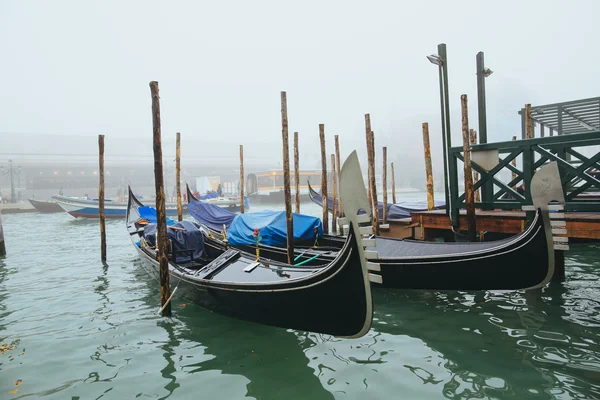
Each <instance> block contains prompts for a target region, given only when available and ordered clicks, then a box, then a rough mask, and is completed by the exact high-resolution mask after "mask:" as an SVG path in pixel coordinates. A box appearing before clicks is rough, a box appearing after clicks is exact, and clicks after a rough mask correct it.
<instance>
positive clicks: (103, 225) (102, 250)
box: [98, 135, 106, 263]
mask: <svg viewBox="0 0 600 400" xmlns="http://www.w3.org/2000/svg"><path fill="white" fill-rule="evenodd" d="M98 153H99V157H98V170H99V174H100V176H99V180H100V181H99V183H98V217H99V219H100V260H101V261H102V262H103V263H106V222H105V220H104V135H98Z"/></svg>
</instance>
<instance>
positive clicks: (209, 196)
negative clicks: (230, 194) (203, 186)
mask: <svg viewBox="0 0 600 400" xmlns="http://www.w3.org/2000/svg"><path fill="white" fill-rule="evenodd" d="M198 197H199V199H200V200H208V199H216V198H217V197H219V194H218V193H217V192H214V193H206V194H201V195H200V196H198Z"/></svg>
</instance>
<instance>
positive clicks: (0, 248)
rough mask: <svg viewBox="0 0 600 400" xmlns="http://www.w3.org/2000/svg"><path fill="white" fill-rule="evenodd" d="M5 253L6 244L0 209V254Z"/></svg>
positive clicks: (3, 254)
mask: <svg viewBox="0 0 600 400" xmlns="http://www.w3.org/2000/svg"><path fill="white" fill-rule="evenodd" d="M5 255H6V244H5V243H4V229H3V228H2V211H0V256H5Z"/></svg>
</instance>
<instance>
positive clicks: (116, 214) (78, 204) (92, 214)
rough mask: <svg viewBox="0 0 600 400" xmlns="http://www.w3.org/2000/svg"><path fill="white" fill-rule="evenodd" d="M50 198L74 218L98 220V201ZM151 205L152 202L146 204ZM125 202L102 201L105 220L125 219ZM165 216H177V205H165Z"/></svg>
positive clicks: (67, 197) (66, 197) (185, 206)
mask: <svg viewBox="0 0 600 400" xmlns="http://www.w3.org/2000/svg"><path fill="white" fill-rule="evenodd" d="M52 198H53V199H54V200H55V201H56V203H57V204H58V205H59V206H60V207H61V209H62V210H64V211H66V212H67V213H69V214H71V215H72V216H73V217H75V218H99V217H100V214H99V212H98V208H99V205H98V199H87V198H77V197H69V196H61V195H54V196H52ZM148 203H149V204H152V202H148ZM127 204H128V203H127V202H126V201H114V200H110V199H105V200H104V217H105V218H125V217H126V215H127ZM183 211H184V212H187V204H185V203H184V204H183ZM166 212H167V215H170V216H176V215H177V204H174V203H167V210H166Z"/></svg>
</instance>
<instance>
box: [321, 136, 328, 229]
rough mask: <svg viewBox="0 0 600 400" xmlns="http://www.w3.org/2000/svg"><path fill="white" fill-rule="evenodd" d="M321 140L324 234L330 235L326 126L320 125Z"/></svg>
mask: <svg viewBox="0 0 600 400" xmlns="http://www.w3.org/2000/svg"><path fill="white" fill-rule="evenodd" d="M319 139H320V140H321V170H322V172H321V200H322V203H323V232H324V233H325V234H327V233H329V208H328V207H329V205H328V204H327V153H326V151H325V125H324V124H319Z"/></svg>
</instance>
